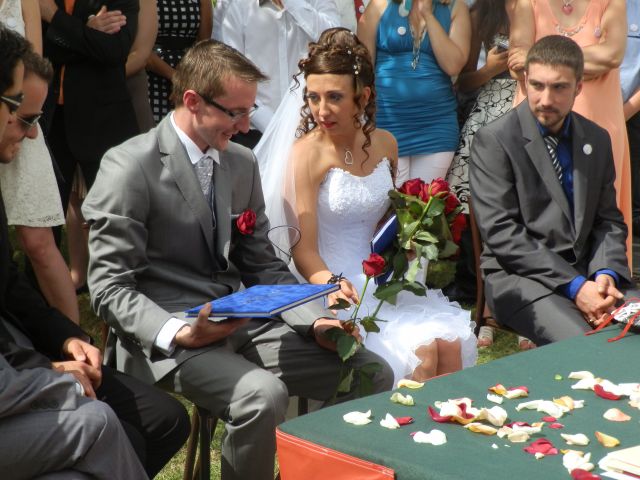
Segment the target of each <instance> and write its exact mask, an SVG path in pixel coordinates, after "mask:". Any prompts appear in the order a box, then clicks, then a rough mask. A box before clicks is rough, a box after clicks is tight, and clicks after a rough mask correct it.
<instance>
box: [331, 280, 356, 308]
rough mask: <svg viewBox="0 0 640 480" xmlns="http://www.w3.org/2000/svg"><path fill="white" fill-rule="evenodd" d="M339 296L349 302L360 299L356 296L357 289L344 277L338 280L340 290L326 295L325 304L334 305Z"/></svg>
mask: <svg viewBox="0 0 640 480" xmlns="http://www.w3.org/2000/svg"><path fill="white" fill-rule="evenodd" d="M340 298H342V299H343V300H346V301H347V302H349V303H358V302H359V301H360V298H359V297H358V291H357V290H356V289H355V287H354V286H353V285H352V283H351V282H350V281H349V280H347V279H346V278H343V279H341V280H340V290H338V291H337V292H333V293H330V294H329V295H327V304H328V305H335V304H336V303H338V299H340ZM331 313H333V314H334V315H335V314H336V313H337V312H336V310H331Z"/></svg>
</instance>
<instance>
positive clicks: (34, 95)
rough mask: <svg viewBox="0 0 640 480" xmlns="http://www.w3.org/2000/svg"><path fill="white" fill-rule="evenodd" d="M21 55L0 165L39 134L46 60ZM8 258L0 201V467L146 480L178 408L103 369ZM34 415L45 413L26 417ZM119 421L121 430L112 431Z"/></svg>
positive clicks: (170, 441)
mask: <svg viewBox="0 0 640 480" xmlns="http://www.w3.org/2000/svg"><path fill="white" fill-rule="evenodd" d="M0 46H1V45H0ZM7 48H9V46H7ZM2 51H3V52H5V51H6V50H5V49H4V48H2ZM23 58H24V65H25V71H26V73H25V77H24V83H23V82H22V78H20V84H19V85H14V86H13V87H14V88H13V89H14V90H19V89H20V85H22V90H23V92H24V99H23V101H22V102H21V104H20V105H19V108H18V110H17V111H16V112H15V115H14V116H13V117H10V118H9V119H8V123H7V125H6V128H4V132H3V135H2V138H0V162H10V161H11V160H12V159H13V156H15V154H16V153H17V151H18V149H19V147H20V143H21V142H22V140H23V139H24V138H25V137H26V136H30V137H34V136H35V135H37V128H36V125H37V123H36V122H37V120H36V121H35V122H34V121H33V119H34V118H37V117H38V116H39V114H40V109H41V107H42V103H43V102H44V99H45V96H46V93H47V77H48V76H49V75H50V69H51V67H50V65H49V64H48V62H46V61H45V60H43V59H42V58H41V57H40V56H38V55H36V54H35V53H33V52H31V51H29V52H27V53H25V54H24V56H23ZM21 68H22V67H21ZM7 98H11V97H8V96H7ZM0 108H3V109H4V108H5V107H4V105H3V106H1V107H0ZM11 256H12V255H11V246H10V244H9V232H8V228H7V221H6V217H5V213H4V205H3V204H2V201H1V200H0V403H1V404H2V406H1V407H0V429H1V430H2V432H3V433H2V435H0V470H3V471H4V470H6V469H7V468H10V469H11V471H12V478H31V477H32V476H35V475H36V474H40V473H44V472H48V471H53V470H59V469H62V468H70V469H73V470H79V471H81V472H85V473H90V474H91V475H95V476H96V477H98V478H144V477H145V476H146V475H148V476H150V477H153V476H154V475H155V474H156V473H158V472H159V471H160V469H162V467H163V466H164V464H165V463H166V462H167V461H168V460H169V459H170V458H171V457H172V456H173V454H174V453H175V452H176V451H177V450H178V449H179V448H180V447H181V446H182V444H183V443H184V441H185V439H186V437H187V435H188V431H189V420H188V416H187V414H186V411H185V410H184V408H183V407H182V406H181V405H180V403H179V402H178V401H177V400H175V399H173V398H171V397H170V396H168V395H167V394H165V393H163V392H161V391H160V390H157V389H154V388H153V387H150V386H148V385H146V384H143V383H142V382H140V381H138V380H136V379H134V378H131V377H129V376H127V375H124V374H122V373H119V372H116V371H114V370H112V369H109V368H107V367H102V366H101V363H102V362H101V361H102V356H101V354H100V351H99V350H98V349H97V348H96V347H94V346H93V345H91V344H90V343H88V340H89V337H88V336H87V335H86V334H85V333H84V331H83V330H82V329H81V328H80V327H79V326H78V325H76V324H75V323H73V322H72V321H71V320H69V319H68V318H67V317H65V316H64V315H62V314H61V313H60V312H59V311H57V310H55V309H53V308H50V307H48V306H47V304H46V303H45V301H44V300H43V298H42V297H41V296H40V295H39V294H38V293H37V292H36V291H35V290H34V289H33V288H32V287H31V286H30V284H29V283H28V282H27V281H26V280H25V278H24V276H23V275H21V274H20V273H19V272H18V270H17V267H16V265H15V263H13V261H12V259H11ZM32 369H33V371H32V372H30V370H32ZM65 372H66V374H65ZM69 374H71V375H69ZM76 384H77V385H78V387H77V391H76ZM88 399H97V400H102V401H103V402H105V404H107V405H109V407H111V408H108V407H107V406H106V405H105V404H103V403H102V402H91V403H94V404H96V405H93V404H91V405H88V404H87V400H88ZM38 411H46V412H49V413H50V414H46V415H40V416H38V415H36V416H35V417H34V416H30V415H29V414H30V413H31V414H32V413H36V412H38ZM114 412H115V414H114ZM116 415H117V417H116ZM117 418H118V419H119V420H120V423H121V425H122V427H123V428H124V431H122V428H120V425H118V424H116V425H115V426H114V422H117V420H116V419H117ZM55 429H58V430H59V431H58V432H57V433H53V432H52V430H55ZM103 430H104V431H103ZM101 432H102V433H101ZM107 432H109V433H108V434H107ZM125 432H126V436H125ZM127 437H128V438H129V440H130V442H131V444H129V442H128V441H127V440H126V438H127ZM123 442H124V443H123ZM94 443H96V448H97V450H96V451H94V450H92V448H93V447H92V445H93V444H94ZM115 443H117V445H115ZM131 446H133V450H132V449H131ZM101 451H102V454H103V455H102V456H100V453H101ZM134 451H135V454H137V457H138V458H139V460H138V459H137V458H136V455H135V454H134ZM25 452H28V455H26V454H25ZM114 452H118V454H119V455H122V458H119V457H113V456H112V454H113V453H114ZM114 458H116V459H117V460H116V461H114V460H113V459H114ZM121 461H122V464H120V463H119V462H121ZM141 463H142V465H141ZM143 467H144V469H143ZM145 471H146V474H145ZM69 478H76V477H73V476H72V477H69Z"/></svg>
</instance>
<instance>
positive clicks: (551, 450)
mask: <svg viewBox="0 0 640 480" xmlns="http://www.w3.org/2000/svg"><path fill="white" fill-rule="evenodd" d="M523 450H524V451H525V452H527V453H530V454H532V455H535V454H536V453H542V454H544V455H558V449H557V448H556V447H554V446H553V443H551V441H549V440H547V439H546V438H539V439H538V440H536V441H535V442H532V443H530V444H529V446H528V447H525V448H523Z"/></svg>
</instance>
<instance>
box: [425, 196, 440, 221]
mask: <svg viewBox="0 0 640 480" xmlns="http://www.w3.org/2000/svg"><path fill="white" fill-rule="evenodd" d="M443 212H444V200H442V199H441V198H438V197H431V205H430V206H429V211H428V212H427V216H428V217H432V218H433V217H436V216H438V215H440V214H441V213H443Z"/></svg>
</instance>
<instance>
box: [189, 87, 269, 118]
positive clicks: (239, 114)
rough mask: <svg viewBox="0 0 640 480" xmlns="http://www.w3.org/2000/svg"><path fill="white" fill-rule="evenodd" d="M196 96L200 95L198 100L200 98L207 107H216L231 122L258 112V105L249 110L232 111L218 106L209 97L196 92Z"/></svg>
mask: <svg viewBox="0 0 640 480" xmlns="http://www.w3.org/2000/svg"><path fill="white" fill-rule="evenodd" d="M196 93H197V94H198V95H200V98H202V99H203V100H204V101H205V103H208V104H209V105H211V106H212V107H216V108H217V109H218V110H220V111H221V112H223V113H226V114H227V116H228V117H229V118H230V119H231V120H232V121H233V122H239V121H240V120H242V118H244V117H249V118H251V117H253V114H254V113H256V110H258V105H256V104H255V103H254V104H253V107H251V108H250V109H249V110H241V111H238V110H236V111H233V110H229V109H228V108H226V107H223V106H222V105H220V104H219V103H218V102H215V101H214V100H212V99H210V98H209V97H207V96H206V95H203V94H202V93H198V92H196Z"/></svg>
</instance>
